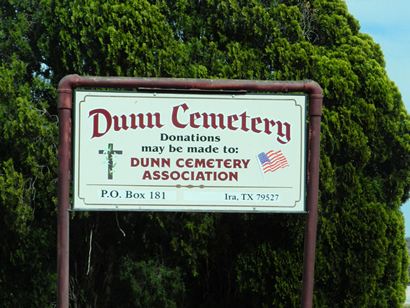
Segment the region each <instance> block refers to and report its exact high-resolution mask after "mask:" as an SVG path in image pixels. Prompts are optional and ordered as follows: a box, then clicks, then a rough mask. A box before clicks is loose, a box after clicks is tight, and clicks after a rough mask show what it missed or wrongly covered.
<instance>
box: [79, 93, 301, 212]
mask: <svg viewBox="0 0 410 308" xmlns="http://www.w3.org/2000/svg"><path fill="white" fill-rule="evenodd" d="M305 110H306V96H304V95H255V94H253V95H249V94H243V95H240V94H238V95H228V94H222V95H221V94H175V93H174V94H172V93H139V92H126V93H124V92H103V91H85V90H77V91H75V104H74V112H75V120H74V121H75V125H74V139H75V140H74V146H75V148H74V205H73V209H74V210H123V211H221V212H304V211H305V182H306V180H305V173H306V171H305V169H306V168H305V167H306V166H305V165H306V157H305V156H306V154H305V153H306V135H305V130H306V115H305Z"/></svg>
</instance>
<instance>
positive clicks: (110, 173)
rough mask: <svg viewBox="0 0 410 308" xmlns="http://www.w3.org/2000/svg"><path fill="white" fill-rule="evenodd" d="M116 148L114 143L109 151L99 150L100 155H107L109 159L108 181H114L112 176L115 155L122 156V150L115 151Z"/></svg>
mask: <svg viewBox="0 0 410 308" xmlns="http://www.w3.org/2000/svg"><path fill="white" fill-rule="evenodd" d="M113 148H114V146H113V144H112V143H109V144H108V151H104V150H99V151H98V154H107V158H108V173H107V176H108V179H109V180H112V176H113V173H114V170H113V169H114V163H113V154H122V151H121V150H114V149H113Z"/></svg>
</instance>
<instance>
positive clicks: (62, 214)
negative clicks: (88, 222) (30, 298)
mask: <svg viewBox="0 0 410 308" xmlns="http://www.w3.org/2000/svg"><path fill="white" fill-rule="evenodd" d="M71 105H72V90H71V88H70V87H63V86H62V85H61V83H60V85H59V88H58V116H59V133H60V140H59V147H58V164H59V165H58V216H57V279H58V281H57V307H58V308H68V307H69V288H70V274H69V237H70V235H69V233H70V228H69V226H70V216H69V208H70V205H69V202H70V179H71V172H70V170H71Z"/></svg>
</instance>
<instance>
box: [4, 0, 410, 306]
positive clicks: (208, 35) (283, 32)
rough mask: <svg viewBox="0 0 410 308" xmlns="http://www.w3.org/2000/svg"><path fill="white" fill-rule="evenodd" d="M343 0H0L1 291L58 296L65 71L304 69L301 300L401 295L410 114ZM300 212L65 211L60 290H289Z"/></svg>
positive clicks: (254, 293) (293, 282)
mask: <svg viewBox="0 0 410 308" xmlns="http://www.w3.org/2000/svg"><path fill="white" fill-rule="evenodd" d="M359 30H360V27H359V24H358V22H357V21H356V20H355V19H354V18H353V17H352V16H351V15H350V14H349V13H348V11H347V8H346V4H345V3H344V1H342V0H311V1H309V0H286V1H282V0H271V1H265V0H250V1H249V0H248V1H242V0H201V1H198V0H173V1H169V0H155V1H154V0H151V1H149V0H129V1H119V0H107V1H97V0H74V1H68V0H41V1H38V2H32V1H27V0H23V1H14V0H2V1H1V4H0V59H1V63H0V72H1V73H0V128H1V132H0V136H1V137H0V138H1V139H0V144H1V146H0V159H1V160H0V232H1V234H2V235H3V236H2V237H1V239H0V247H1V248H0V264H1V267H0V302H1V303H2V306H4V307H12V306H36V307H47V306H52V305H53V303H54V302H55V297H56V294H55V291H56V288H55V282H56V277H55V268H56V264H55V259H56V252H55V238H56V231H55V230H56V226H55V220H56V219H55V214H56V210H55V207H56V201H55V196H56V189H55V187H56V177H57V176H56V165H57V162H56V142H57V119H56V117H55V113H56V92H55V88H56V85H57V83H58V81H59V80H60V78H62V77H63V76H64V75H66V74H69V73H77V74H81V75H102V76H105V75H113V76H141V77H155V76H158V77H191V78H237V79H262V80H294V79H297V80H300V79H313V80H316V81H317V82H319V84H320V85H321V86H322V87H323V89H324V94H325V108H324V114H323V122H322V138H321V140H322V141H321V142H322V143H321V164H320V168H321V169H320V173H321V179H320V205H319V206H320V211H319V214H320V215H319V216H320V217H319V230H318V243H317V257H316V276H315V277H316V280H315V286H316V288H315V297H314V301H315V305H316V306H318V307H373V306H378V307H379V306H380V307H399V306H400V305H401V304H400V303H401V302H403V300H404V290H405V285H406V283H407V279H408V278H407V265H408V264H407V252H406V247H405V241H404V223H403V217H402V214H401V212H400V205H401V204H402V203H403V202H404V201H405V200H406V199H407V198H408V194H409V189H410V166H409V164H410V135H409V131H410V117H409V115H408V113H407V112H406V110H405V108H404V106H403V103H402V99H401V96H400V93H399V91H398V89H397V88H396V86H395V85H394V83H393V82H392V81H390V80H389V78H388V76H387V74H386V71H385V67H384V60H383V54H382V52H381V50H380V47H379V46H378V45H377V44H376V43H375V42H374V41H373V40H372V38H371V37H369V36H368V35H365V34H362V33H360V31H359ZM304 222H305V217H304V216H303V215H283V214H281V215H279V214H277V215H254V214H235V215H232V214H188V213H168V214H162V213H161V214H155V213H146V214H133V213H121V214H115V213H92V214H77V213H73V214H72V215H71V226H72V230H71V255H70V258H71V264H70V266H71V272H70V274H71V279H70V282H71V286H70V288H71V289H70V291H71V303H72V305H73V306H74V307H77V306H78V307H112V306H118V305H120V306H123V307H130V306H135V307H140V306H145V307H150V306H154V307H155V306H161V307H162V306H164V307H184V306H187V307H192V306H195V307H196V306H203V307H208V306H222V305H227V306H250V307H261V306H262V307H295V306H298V305H299V302H300V290H301V276H302V258H303V229H304Z"/></svg>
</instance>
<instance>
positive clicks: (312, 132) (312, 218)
mask: <svg viewBox="0 0 410 308" xmlns="http://www.w3.org/2000/svg"><path fill="white" fill-rule="evenodd" d="M322 100H323V97H322V94H321V93H320V92H319V93H311V94H310V105H309V107H310V108H309V116H310V123H309V150H308V153H309V154H308V181H307V182H308V195H307V210H308V217H307V221H306V227H305V244H304V262H303V267H304V268H303V290H302V302H301V304H302V305H301V307H303V308H311V307H312V306H313V286H314V272H315V253H316V233H317V220H318V195H319V157H320V122H321V115H322Z"/></svg>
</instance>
